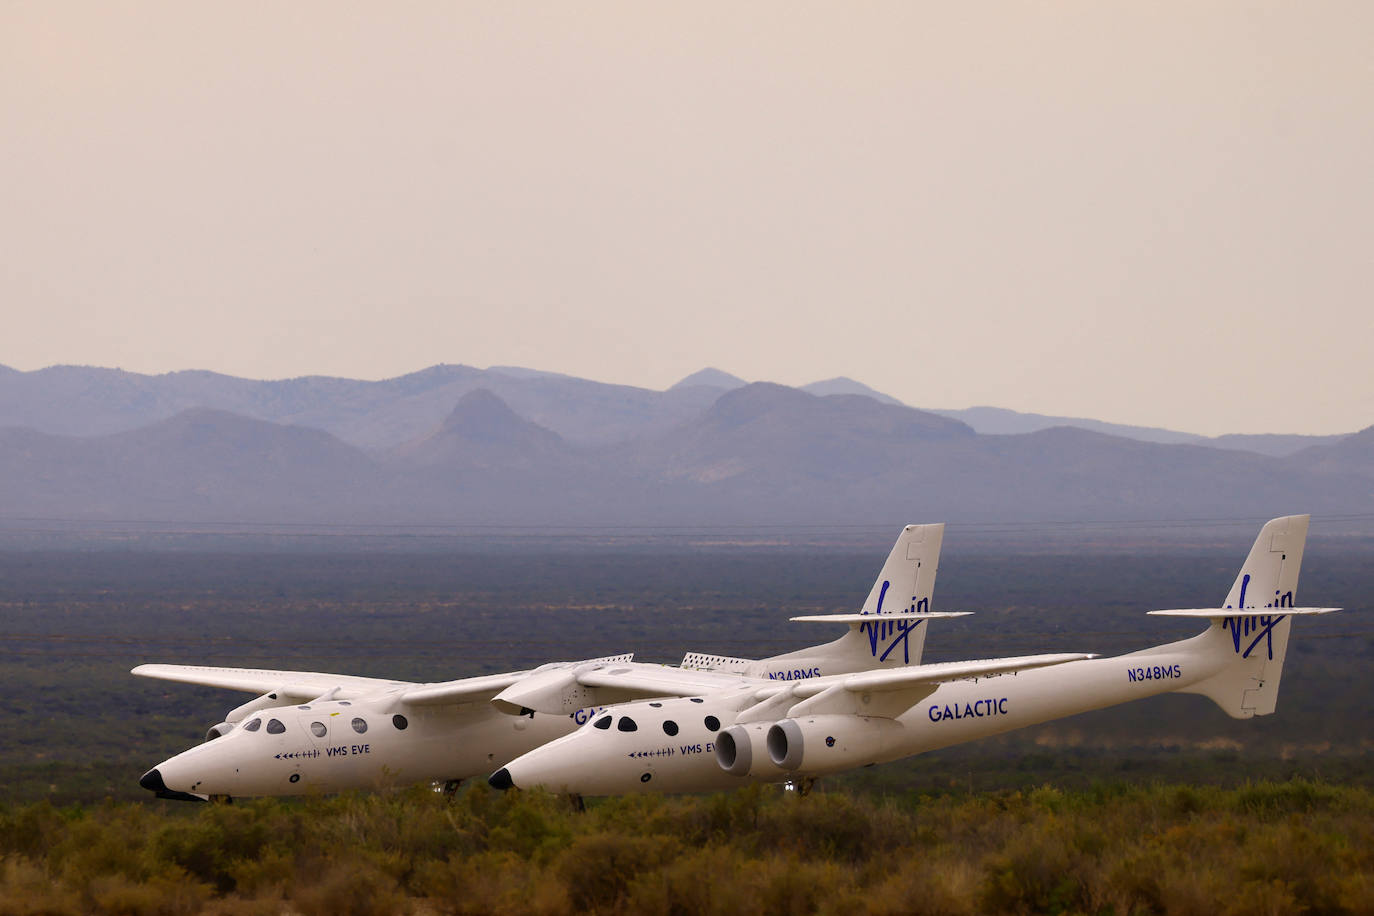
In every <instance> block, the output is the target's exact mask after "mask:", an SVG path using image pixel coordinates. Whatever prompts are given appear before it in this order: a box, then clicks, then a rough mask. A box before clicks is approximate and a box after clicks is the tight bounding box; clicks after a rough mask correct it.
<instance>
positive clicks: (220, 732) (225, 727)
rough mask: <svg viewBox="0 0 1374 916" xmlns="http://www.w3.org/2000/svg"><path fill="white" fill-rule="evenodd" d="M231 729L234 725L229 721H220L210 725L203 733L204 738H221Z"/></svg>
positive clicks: (209, 739)
mask: <svg viewBox="0 0 1374 916" xmlns="http://www.w3.org/2000/svg"><path fill="white" fill-rule="evenodd" d="M233 730H234V725H233V723H231V722H221V723H220V724H218V725H211V726H210V729H209V730H208V731H207V732H206V733H205V740H206V741H214V740H215V739H216V738H223V737H224V736H225V735H227V734H229V733H230V732H231V731H233Z"/></svg>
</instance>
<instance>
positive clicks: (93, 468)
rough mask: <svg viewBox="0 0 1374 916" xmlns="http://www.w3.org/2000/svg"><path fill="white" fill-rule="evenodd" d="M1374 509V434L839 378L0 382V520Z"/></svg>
mask: <svg viewBox="0 0 1374 916" xmlns="http://www.w3.org/2000/svg"><path fill="white" fill-rule="evenodd" d="M1288 512H1313V513H1329V514H1340V515H1343V516H1351V515H1360V514H1362V513H1365V514H1368V513H1374V427H1371V428H1370V429H1366V430H1364V431H1362V432H1358V433H1352V434H1350V435H1346V436H1330V437H1302V436H1284V435H1280V434H1276V435H1272V436H1240V437H1217V438H1215V439H1207V438H1204V437H1196V436H1189V435H1188V434H1184V433H1174V432H1171V431H1168V430H1151V429H1143V428H1139V427H1128V426H1116V425H1113V424H1107V423H1101V422H1098V421H1092V420H1072V419H1069V418H1055V417H1045V416H1040V415H1034V414H1022V413H1015V412H1012V411H1005V410H997V409H993V408H970V409H968V410H962V411H958V410H918V409H915V408H912V407H908V406H906V405H903V404H901V403H900V402H899V401H898V400H897V399H895V398H892V397H890V396H887V395H884V394H882V393H881V392H877V391H874V390H872V389H870V388H868V387H866V386H864V385H862V384H861V383H859V382H855V381H853V380H850V379H843V378H840V379H830V380H826V381H821V382H816V383H813V384H811V385H807V386H803V387H802V388H789V387H786V386H782V385H775V384H771V383H767V382H755V383H747V382H745V381H744V380H742V379H739V378H737V377H735V376H732V375H729V374H728V373H725V372H721V371H719V370H714V369H708V370H703V371H702V372H698V373H695V374H693V375H691V376H688V377H687V378H685V379H683V380H682V381H681V382H679V383H678V384H676V385H674V386H672V387H671V388H669V389H667V390H665V391H653V390H649V389H643V388H635V387H631V386H623V385H608V384H603V383H599V382H593V381H589V380H586V379H578V378H572V377H569V376H563V375H557V374H553V373H545V372H539V371H535V370H527V369H518V368H513V367H492V368H489V369H476V368H472V367H468V366H456V365H440V366H434V367H431V368H429V369H425V370H422V371H420V372H416V373H413V374H410V375H406V376H402V377H399V378H395V379H388V380H385V381H378V382H370V381H359V380H351V379H338V378H318V377H311V378H300V379H291V380H285V381H254V380H248V379H240V378H234V377H230V376H224V375H218V374H215V373H211V372H199V371H191V372H175V373H168V374H166V375H158V376H148V375H139V374H136V373H129V372H122V371H120V370H117V369H99V368H85V367H70V366H62V367H53V368H50V369H43V370H39V371H35V372H18V371H15V370H13V369H7V368H4V367H0V521H4V519H5V518H9V519H22V518H46V519H55V518H60V519H72V520H77V521H80V520H93V521H99V520H108V519H119V520H145V519H146V520H158V521H169V522H188V523H191V522H241V523H255V522H256V523H271V524H284V523H310V524H321V523H347V524H362V523H366V524H387V525H398V526H405V525H427V524H438V525H529V526H540V525H584V526H585V525H616V526H639V525H679V526H681V525H714V526H721V525H761V524H776V525H797V524H832V525H839V524H852V525H863V524H874V523H884V524H886V523H900V522H902V521H910V520H920V519H942V520H949V521H966V522H974V521H976V522H1003V521H1010V522H1015V521H1029V520H1041V521H1082V520H1101V521H1111V520H1127V519H1129V520H1150V519H1171V520H1177V519H1198V518H1237V517H1245V518H1251V517H1259V516H1266V517H1267V516H1270V515H1277V514H1282V513H1288Z"/></svg>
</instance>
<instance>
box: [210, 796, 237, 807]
mask: <svg viewBox="0 0 1374 916" xmlns="http://www.w3.org/2000/svg"><path fill="white" fill-rule="evenodd" d="M233 803H234V798H233V796H232V795H211V796H210V804H212V805H232V804H233Z"/></svg>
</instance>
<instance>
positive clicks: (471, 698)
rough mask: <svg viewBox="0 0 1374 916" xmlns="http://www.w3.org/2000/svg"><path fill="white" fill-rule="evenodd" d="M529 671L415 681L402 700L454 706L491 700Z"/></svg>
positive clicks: (402, 695)
mask: <svg viewBox="0 0 1374 916" xmlns="http://www.w3.org/2000/svg"><path fill="white" fill-rule="evenodd" d="M529 674H530V672H529V671H512V672H509V673H506V674H488V675H484V676H481V677H465V678H460V679H458V680H456V681H439V682H438V683H434V684H415V685H414V686H412V687H410V688H408V689H407V690H405V691H403V692H402V693H401V696H400V699H401V702H403V703H407V704H409V705H411V706H446V705H447V706H454V705H458V704H461V703H477V702H480V701H484V700H490V699H491V698H492V697H494V696H496V694H498V693H500V692H501V691H502V690H505V689H506V688H507V687H509V686H511V685H512V684H516V683H519V682H520V681H521V680H522V679H524V678H525V677H526V676H528V675H529Z"/></svg>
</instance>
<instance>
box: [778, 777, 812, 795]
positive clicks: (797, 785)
mask: <svg viewBox="0 0 1374 916" xmlns="http://www.w3.org/2000/svg"><path fill="white" fill-rule="evenodd" d="M815 785H816V777H814V776H803V777H802V778H800V779H789V780H787V782H785V783H783V786H782V787H783V789H785V790H786V791H788V792H796V793H797V797H798V798H805V797H806V796H808V795H810V794H811V789H812V787H814V786H815Z"/></svg>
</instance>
